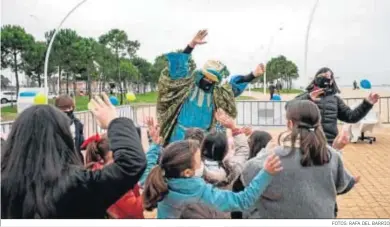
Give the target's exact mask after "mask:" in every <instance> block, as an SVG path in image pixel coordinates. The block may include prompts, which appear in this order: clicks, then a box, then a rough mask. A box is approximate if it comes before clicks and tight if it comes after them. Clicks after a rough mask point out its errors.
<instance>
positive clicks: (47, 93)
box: [44, 0, 87, 102]
mask: <svg viewBox="0 0 390 227" xmlns="http://www.w3.org/2000/svg"><path fill="white" fill-rule="evenodd" d="M86 1H87V0H82V1H81V2H79V3H78V4H77V5H76V6H75V7H73V9H72V10H70V11H69V12H68V14H66V16H65V17H64V19H62V21H61V23H60V24H59V25H58V27H57V28H56V30H55V31H54V34H53V36H52V37H51V40H50V43H49V46H48V47H47V51H46V56H45V71H44V83H45V95H46V97H49V87H48V83H47V71H48V65H49V57H50V51H51V48H52V46H53V42H54V39H55V38H56V36H57V33H58V32H59V30H60V28H61V26H62V24H63V23H64V22H65V21H66V19H68V17H69V16H70V15H71V14H72V13H73V12H74V11H75V10H76V9H77V8H78V7H79V6H81V5H82V4H84V3H85V2H86ZM59 79H61V75H59ZM46 100H47V102H48V101H49V99H48V98H47V99H46Z"/></svg>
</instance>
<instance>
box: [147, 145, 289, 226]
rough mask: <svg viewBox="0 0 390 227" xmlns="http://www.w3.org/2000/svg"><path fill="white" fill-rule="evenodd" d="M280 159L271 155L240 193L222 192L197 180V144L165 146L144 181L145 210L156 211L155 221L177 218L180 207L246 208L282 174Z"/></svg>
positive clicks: (224, 210)
mask: <svg viewBox="0 0 390 227" xmlns="http://www.w3.org/2000/svg"><path fill="white" fill-rule="evenodd" d="M281 169H282V167H281V166H280V162H279V158H278V157H277V156H274V155H271V156H269V158H268V159H267V160H266V161H265V162H264V169H263V170H261V171H260V172H258V173H257V174H256V176H255V177H254V178H253V180H252V181H251V183H250V184H249V185H248V186H247V187H246V188H245V190H244V191H243V192H240V193H234V192H231V191H227V190H221V189H218V188H216V187H214V186H213V185H212V184H208V183H206V182H205V181H204V180H203V178H201V177H199V175H201V174H200V172H202V171H203V168H202V164H201V152H200V149H199V145H198V143H197V142H196V141H194V140H184V141H180V142H174V143H172V144H170V145H168V146H167V147H166V148H164V150H163V151H162V153H161V157H160V161H159V164H158V165H157V166H156V167H154V168H153V169H152V171H151V172H150V174H149V175H148V177H147V179H146V182H145V187H144V188H145V190H144V192H143V201H144V208H145V209H146V210H148V211H151V210H153V209H154V208H157V218H178V217H180V215H181V211H182V209H183V206H186V205H188V204H190V203H194V202H201V203H204V204H205V205H207V206H210V207H212V208H214V209H217V210H219V211H223V212H229V211H235V210H237V211H240V210H246V209H249V208H250V207H251V206H252V205H253V204H254V203H255V201H256V200H255V199H256V198H258V197H259V196H260V195H261V194H262V192H263V191H264V190H265V189H266V187H267V186H268V184H269V183H270V181H271V179H272V175H275V174H277V173H278V172H279V171H281Z"/></svg>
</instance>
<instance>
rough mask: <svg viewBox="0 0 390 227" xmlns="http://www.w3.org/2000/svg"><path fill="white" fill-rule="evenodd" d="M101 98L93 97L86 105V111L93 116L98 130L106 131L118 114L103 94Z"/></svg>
mask: <svg viewBox="0 0 390 227" xmlns="http://www.w3.org/2000/svg"><path fill="white" fill-rule="evenodd" d="M102 97H103V99H102V98H101V97H99V96H95V98H93V99H92V100H91V101H90V103H89V104H88V109H89V110H90V111H91V112H92V113H93V115H95V118H96V122H97V123H98V125H99V126H100V128H102V129H107V128H108V126H109V125H110V123H111V121H112V120H114V119H115V118H117V117H118V113H117V111H116V109H115V107H114V106H113V105H112V104H111V102H110V100H109V99H108V97H107V95H106V94H105V93H103V94H102Z"/></svg>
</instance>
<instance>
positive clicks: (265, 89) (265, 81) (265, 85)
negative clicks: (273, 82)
mask: <svg viewBox="0 0 390 227" xmlns="http://www.w3.org/2000/svg"><path fill="white" fill-rule="evenodd" d="M282 30H283V27H282V26H279V28H278V30H277V31H276V32H275V33H274V34H273V35H272V36H271V38H270V41H269V44H268V49H267V52H266V53H265V66H267V59H268V57H269V53H270V51H271V46H272V44H273V43H274V40H275V36H276V35H277V34H278V32H279V31H282ZM263 79H264V87H263V89H264V95H266V93H267V68H266V69H265V72H264V76H263Z"/></svg>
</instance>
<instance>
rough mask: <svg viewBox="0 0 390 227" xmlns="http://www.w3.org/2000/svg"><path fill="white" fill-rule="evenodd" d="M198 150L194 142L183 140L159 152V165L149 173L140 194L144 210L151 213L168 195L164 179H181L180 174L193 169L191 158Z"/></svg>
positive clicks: (197, 145)
mask: <svg viewBox="0 0 390 227" xmlns="http://www.w3.org/2000/svg"><path fill="white" fill-rule="evenodd" d="M198 149H199V143H198V142H197V141H195V140H183V141H179V142H174V143H172V144H170V145H168V146H167V147H166V148H164V150H163V151H162V152H161V157H160V161H159V164H158V165H157V166H155V167H154V168H153V169H152V170H151V171H150V173H149V175H148V177H147V179H146V181H145V187H144V188H145V190H144V192H143V194H142V197H143V202H144V208H145V209H146V210H147V211H152V210H153V209H154V208H156V207H157V203H158V202H160V201H161V200H163V199H164V197H165V195H166V194H168V184H167V182H166V178H168V179H169V178H182V177H183V176H182V175H181V174H182V172H183V171H184V170H186V169H191V168H192V167H193V157H194V154H195V152H196V151H197V150H198Z"/></svg>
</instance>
